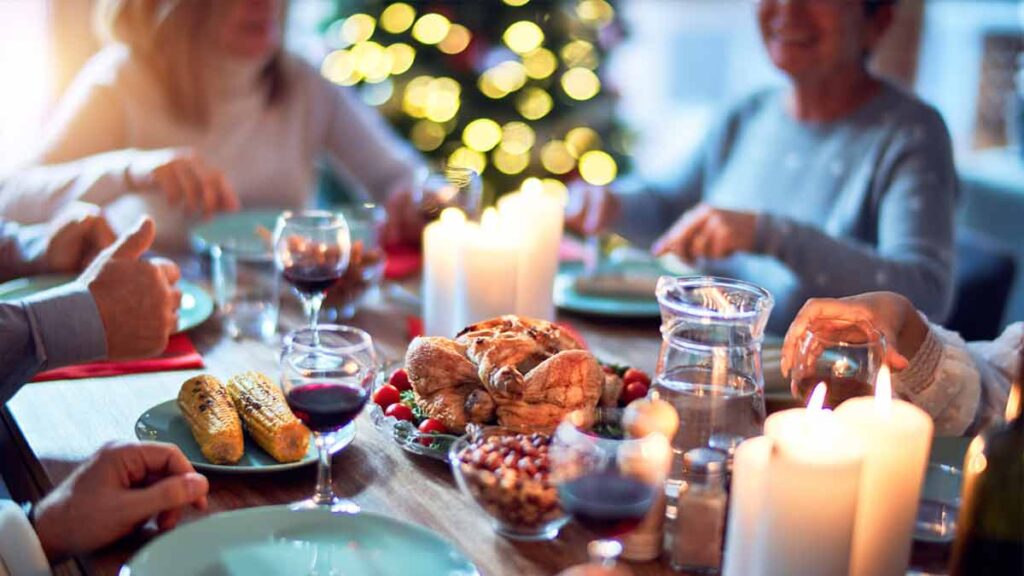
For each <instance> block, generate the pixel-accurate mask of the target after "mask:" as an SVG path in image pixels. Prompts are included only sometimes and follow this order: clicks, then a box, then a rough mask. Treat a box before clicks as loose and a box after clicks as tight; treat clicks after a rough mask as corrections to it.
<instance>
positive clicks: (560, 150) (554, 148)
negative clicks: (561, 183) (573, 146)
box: [540, 140, 576, 174]
mask: <svg viewBox="0 0 1024 576" xmlns="http://www.w3.org/2000/svg"><path fill="white" fill-rule="evenodd" d="M540 163H541V164H542V165H543V166H544V169H545V170H547V171H548V172H551V173H552V174H565V173H566V172H569V171H570V170H572V169H573V168H574V167H575V166H576V159H575V158H573V157H572V154H570V153H569V148H568V147H567V146H566V145H565V142H562V141H561V140H552V141H550V142H548V143H547V144H545V145H544V146H543V147H542V148H541V149H540Z"/></svg>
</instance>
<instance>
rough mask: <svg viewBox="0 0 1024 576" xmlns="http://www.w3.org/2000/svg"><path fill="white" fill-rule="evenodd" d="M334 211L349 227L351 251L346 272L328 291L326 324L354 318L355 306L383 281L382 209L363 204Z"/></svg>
mask: <svg viewBox="0 0 1024 576" xmlns="http://www.w3.org/2000/svg"><path fill="white" fill-rule="evenodd" d="M337 211H338V212H339V213H340V214H341V215H342V216H343V217H344V218H345V221H346V222H347V223H348V226H349V236H350V237H351V240H352V249H351V251H350V255H349V261H348V269H347V270H345V273H344V274H343V275H342V277H341V279H340V280H339V281H338V282H337V283H335V284H334V285H333V286H332V287H331V288H330V289H329V290H328V291H327V298H326V300H325V301H324V306H325V309H324V310H323V314H324V317H325V318H326V319H327V320H328V321H336V320H348V319H350V318H352V317H353V316H355V313H356V308H357V306H358V305H359V304H360V303H361V302H363V301H364V300H365V299H366V298H367V296H368V295H371V294H373V293H374V291H375V290H377V288H378V287H379V286H380V283H381V280H382V279H383V278H384V249H383V248H381V245H380V236H381V230H382V228H383V226H384V222H385V221H386V220H387V213H386V212H385V210H384V208H382V207H380V206H378V205H376V204H372V203H364V204H355V205H350V206H343V207H342V206H339V207H338V208H337Z"/></svg>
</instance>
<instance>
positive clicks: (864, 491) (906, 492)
mask: <svg viewBox="0 0 1024 576" xmlns="http://www.w3.org/2000/svg"><path fill="white" fill-rule="evenodd" d="M836 416H837V417H838V418H839V419H840V420H842V421H843V422H844V423H846V424H847V425H848V426H850V427H852V428H853V429H854V430H855V431H856V433H857V434H858V435H859V436H860V437H861V438H863V440H864V442H865V445H866V452H865V457H864V468H863V470H862V472H861V489H860V494H861V495H860V501H859V503H858V506H857V527H856V531H855V532H854V538H853V559H852V562H851V565H850V574H852V575H853V576H867V575H871V576H888V575H900V576H902V575H903V574H905V573H906V570H907V564H908V563H909V560H910V545H911V539H912V538H913V532H914V519H915V517H916V514H917V506H918V503H919V501H920V498H921V486H922V484H923V483H924V474H925V470H926V468H927V466H928V453H929V451H930V450H931V440H932V431H933V424H932V419H931V418H930V417H929V416H928V414H927V413H926V412H925V411H924V410H921V409H920V408H918V407H917V406H914V405H913V404H911V403H909V402H905V401H903V400H894V399H893V398H892V385H891V382H890V376H889V369H888V367H887V366H882V369H881V370H880V371H879V374H878V380H877V383H876V384H875V397H874V398H870V397H862V398H852V399H850V400H847V401H846V402H843V403H842V404H840V405H839V407H838V408H837V409H836Z"/></svg>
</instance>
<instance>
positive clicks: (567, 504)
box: [558, 472, 655, 538]
mask: <svg viewBox="0 0 1024 576" xmlns="http://www.w3.org/2000/svg"><path fill="white" fill-rule="evenodd" d="M654 490H655V489H654V487H653V486H651V485H650V484H646V483H644V482H641V481H640V480H638V479H636V478H632V477H629V476H624V475H622V474H619V473H615V472H611V473H609V472H601V473H598V474H589V475H584V476H580V477H578V478H575V479H573V480H570V481H568V482H565V483H564V484H562V485H561V486H559V488H558V496H559V501H560V502H561V504H562V508H563V509H565V510H566V511H567V512H569V513H570V514H572V516H573V518H575V519H576V521H577V522H579V523H580V524H581V525H583V527H585V528H587V529H588V530H591V531H593V532H595V533H597V534H598V535H600V536H601V537H602V538H613V537H615V536H620V535H622V534H625V533H627V532H629V531H631V530H633V529H634V528H636V527H637V526H639V525H640V522H641V521H643V519H644V516H646V515H647V511H648V510H649V509H650V508H651V504H652V503H653V502H654Z"/></svg>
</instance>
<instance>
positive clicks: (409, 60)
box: [387, 42, 416, 75]
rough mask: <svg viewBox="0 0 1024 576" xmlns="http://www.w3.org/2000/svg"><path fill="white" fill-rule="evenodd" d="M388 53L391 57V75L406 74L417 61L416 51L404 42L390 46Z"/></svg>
mask: <svg viewBox="0 0 1024 576" xmlns="http://www.w3.org/2000/svg"><path fill="white" fill-rule="evenodd" d="M387 51H388V55H390V56H391V73H392V74H394V75H398V74H405V73H406V72H408V71H409V68H412V64H413V62H415V61H416V49H415V48H413V47H412V46H409V45H408V44H406V43H404V42H396V43H394V44H392V45H390V46H388V47H387Z"/></svg>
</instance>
